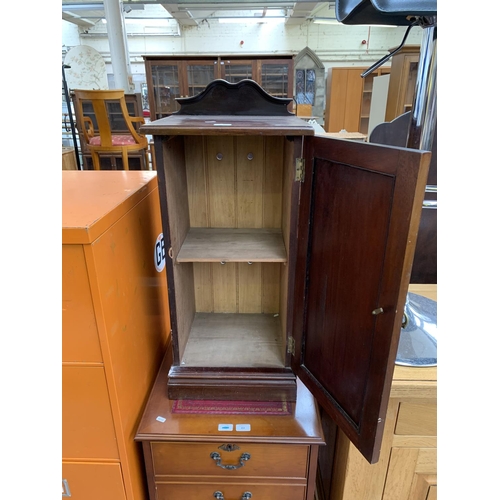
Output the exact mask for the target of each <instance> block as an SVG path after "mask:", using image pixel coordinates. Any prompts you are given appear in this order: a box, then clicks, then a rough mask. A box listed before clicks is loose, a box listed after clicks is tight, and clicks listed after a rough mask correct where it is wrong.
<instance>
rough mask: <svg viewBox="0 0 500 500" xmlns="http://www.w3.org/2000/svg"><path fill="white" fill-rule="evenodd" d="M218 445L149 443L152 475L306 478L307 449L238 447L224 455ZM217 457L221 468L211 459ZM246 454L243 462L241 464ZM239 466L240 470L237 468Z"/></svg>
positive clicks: (261, 446) (242, 444) (294, 447)
mask: <svg viewBox="0 0 500 500" xmlns="http://www.w3.org/2000/svg"><path fill="white" fill-rule="evenodd" d="M221 445H222V443H157V442H156V443H151V452H152V455H153V466H154V473H155V475H156V476H162V475H185V474H189V475H209V476H222V477H250V476H258V477H290V478H292V477H293V478H305V477H307V464H308V457H309V446H307V445H286V444H285V445H279V444H251V443H250V444H245V443H240V444H238V447H239V449H234V450H233V451H224V450H222V449H220V448H219V446H221ZM214 452H215V453H218V454H219V455H220V465H221V466H226V465H229V466H239V467H238V468H236V469H232V470H231V469H226V468H223V467H221V466H218V465H217V463H216V462H217V460H216V459H214V458H211V455H212V454H213V453H214ZM244 454H249V455H250V457H249V458H248V459H247V460H242V459H241V457H242V456H243V455H244ZM241 463H242V464H243V465H241V466H240V464H241Z"/></svg>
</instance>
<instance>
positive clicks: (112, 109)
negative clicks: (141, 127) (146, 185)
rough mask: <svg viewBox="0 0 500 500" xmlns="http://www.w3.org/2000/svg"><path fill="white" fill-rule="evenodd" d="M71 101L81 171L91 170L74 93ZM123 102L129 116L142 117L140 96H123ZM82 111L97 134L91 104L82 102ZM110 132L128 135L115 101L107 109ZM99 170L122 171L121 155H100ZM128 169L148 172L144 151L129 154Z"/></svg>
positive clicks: (147, 161)
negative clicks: (78, 145)
mask: <svg viewBox="0 0 500 500" xmlns="http://www.w3.org/2000/svg"><path fill="white" fill-rule="evenodd" d="M71 100H72V102H73V108H74V109H75V117H76V120H75V121H76V128H77V131H78V136H79V140H80V148H81V154H82V159H83V165H82V166H83V169H84V170H93V169H94V167H93V164H92V157H91V154H90V150H89V149H88V146H87V144H86V142H85V137H84V135H83V127H84V125H83V116H81V115H80V113H79V109H80V107H79V106H78V105H77V97H76V96H75V94H74V93H72V94H71ZM125 102H126V104H127V109H128V112H129V115H130V116H143V113H142V97H141V94H139V93H137V94H125ZM83 111H84V113H85V116H88V117H89V118H90V119H91V120H92V123H93V125H94V130H95V132H96V133H98V132H99V128H98V127H97V121H96V119H95V117H94V116H95V114H94V109H93V107H92V103H91V102H90V101H89V102H83ZM108 113H109V117H110V124H111V130H112V131H113V132H114V133H117V134H120V133H123V134H128V133H129V132H128V129H127V126H126V124H125V120H124V118H123V115H122V112H121V109H120V104H119V102H118V101H117V102H116V103H111V104H110V105H109V109H108ZM100 157H101V170H123V162H122V157H121V155H116V154H101V155H100ZM129 168H130V170H149V160H148V157H147V153H146V152H144V151H137V152H131V153H129Z"/></svg>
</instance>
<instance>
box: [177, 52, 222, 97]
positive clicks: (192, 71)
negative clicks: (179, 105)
mask: <svg viewBox="0 0 500 500" xmlns="http://www.w3.org/2000/svg"><path fill="white" fill-rule="evenodd" d="M186 76H187V95H182V96H181V97H193V96H195V95H197V94H199V93H200V92H201V91H203V90H204V89H205V87H206V86H207V85H208V84H209V83H210V82H211V81H213V80H215V79H216V78H218V75H217V61H216V60H212V61H189V62H186Z"/></svg>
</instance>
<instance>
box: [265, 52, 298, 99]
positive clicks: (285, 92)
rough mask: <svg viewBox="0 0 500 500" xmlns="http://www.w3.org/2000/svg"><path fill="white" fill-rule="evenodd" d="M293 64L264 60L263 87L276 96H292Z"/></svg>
mask: <svg viewBox="0 0 500 500" xmlns="http://www.w3.org/2000/svg"><path fill="white" fill-rule="evenodd" d="M290 73H291V64H289V63H283V62H271V61H270V62H267V61H266V62H264V61H262V65H261V82H262V83H261V87H262V88H263V89H264V90H265V91H266V92H267V93H268V94H271V95H272V96H274V97H292V89H291V86H292V78H291V76H290Z"/></svg>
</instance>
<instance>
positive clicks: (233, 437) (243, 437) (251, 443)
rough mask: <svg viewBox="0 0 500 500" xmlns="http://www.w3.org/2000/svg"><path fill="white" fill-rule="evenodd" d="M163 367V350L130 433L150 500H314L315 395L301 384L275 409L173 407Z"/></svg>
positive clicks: (318, 436)
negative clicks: (138, 419)
mask: <svg viewBox="0 0 500 500" xmlns="http://www.w3.org/2000/svg"><path fill="white" fill-rule="evenodd" d="M170 366H171V353H167V355H166V356H165V360H164V362H163V365H162V368H161V369H160V372H159V374H158V377H157V379H156V382H155V385H154V388H153V391H152V393H151V395H150V398H149V401H148V404H147V406H146V410H145V412H144V415H143V417H142V420H141V423H140V425H139V428H138V431H137V434H136V440H137V441H140V442H142V446H143V450H144V459H145V464H146V473H147V478H148V486H149V498H150V500H173V499H182V500H204V499H206V500H210V499H214V498H216V499H218V500H241V499H244V500H247V499H250V498H252V499H253V500H279V499H283V500H285V499H286V500H313V499H314V490H315V480H316V464H317V459H318V448H319V446H321V445H323V444H324V439H323V432H322V429H321V422H320V420H319V413H318V408H317V405H316V401H315V399H314V397H313V396H312V394H311V393H310V392H309V391H308V390H307V388H306V387H305V386H304V385H303V384H302V383H300V382H299V384H298V387H297V399H296V402H294V403H288V405H286V404H285V405H284V406H283V405H282V407H283V408H289V410H288V411H285V412H284V414H280V415H266V414H258V415H255V414H254V415H250V414H248V413H246V414H223V415H221V414H213V413H205V414H190V413H187V414H186V413H176V411H175V408H176V406H175V405H176V404H177V403H180V401H175V400H170V399H169V398H168V395H167V391H166V384H167V378H168V370H169V368H170ZM222 403H223V402H219V404H222ZM268 404H269V403H268ZM245 406H249V407H251V406H252V403H250V402H245V401H243V402H241V407H243V408H244V407H245ZM277 406H278V407H279V406H280V405H277ZM179 407H181V408H182V407H183V405H179ZM216 407H217V404H215V405H214V408H215V409H217V408H216Z"/></svg>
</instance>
